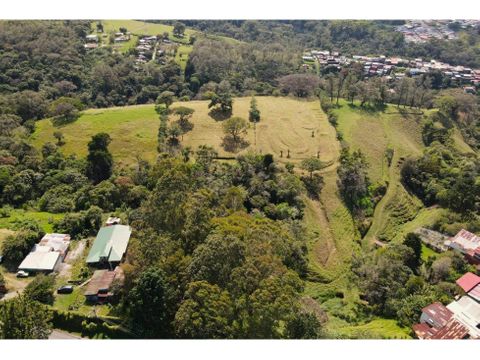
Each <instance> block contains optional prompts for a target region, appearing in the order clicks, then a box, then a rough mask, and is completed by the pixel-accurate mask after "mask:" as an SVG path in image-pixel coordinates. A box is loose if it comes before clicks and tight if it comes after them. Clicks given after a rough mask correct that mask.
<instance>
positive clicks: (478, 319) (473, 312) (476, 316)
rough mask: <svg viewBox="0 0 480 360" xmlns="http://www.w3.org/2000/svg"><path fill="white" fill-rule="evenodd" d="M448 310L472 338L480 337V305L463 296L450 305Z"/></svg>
mask: <svg viewBox="0 0 480 360" xmlns="http://www.w3.org/2000/svg"><path fill="white" fill-rule="evenodd" d="M447 307H448V309H449V310H450V311H452V312H453V313H454V317H455V319H456V320H458V321H459V322H461V323H462V324H463V325H464V326H465V327H466V328H467V329H468V330H469V333H470V336H471V337H480V329H479V328H477V325H478V324H479V323H480V304H479V303H477V302H476V301H475V300H473V299H472V298H470V297H468V296H462V297H461V298H460V299H459V300H458V301H453V302H452V303H450V304H448V306H447Z"/></svg>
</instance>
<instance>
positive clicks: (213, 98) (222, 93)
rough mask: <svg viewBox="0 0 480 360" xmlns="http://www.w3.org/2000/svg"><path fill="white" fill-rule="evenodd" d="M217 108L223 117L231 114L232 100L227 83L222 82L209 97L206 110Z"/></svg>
mask: <svg viewBox="0 0 480 360" xmlns="http://www.w3.org/2000/svg"><path fill="white" fill-rule="evenodd" d="M212 107H213V108H218V109H219V110H220V112H221V113H222V114H223V115H230V114H232V108H233V99H232V94H231V87H230V83H229V82H228V81H222V82H221V83H220V84H219V85H218V86H217V89H216V91H215V92H214V93H212V94H211V95H210V103H209V104H208V108H209V109H210V108H212Z"/></svg>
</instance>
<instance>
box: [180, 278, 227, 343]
mask: <svg viewBox="0 0 480 360" xmlns="http://www.w3.org/2000/svg"><path fill="white" fill-rule="evenodd" d="M234 311H235V310H234V305H233V302H232V300H231V298H230V295H229V293H228V292H227V291H225V290H222V289H221V288H220V287H218V286H217V285H211V284H209V283H208V282H206V281H198V282H191V283H190V284H189V285H188V288H187V291H186V293H185V298H184V300H183V301H182V303H181V305H180V307H179V309H178V311H177V313H176V314H175V322H174V326H175V334H176V335H177V336H178V337H179V338H187V339H229V338H231V337H232V335H233V325H232V321H233V314H234Z"/></svg>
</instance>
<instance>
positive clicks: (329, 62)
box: [302, 50, 480, 93]
mask: <svg viewBox="0 0 480 360" xmlns="http://www.w3.org/2000/svg"><path fill="white" fill-rule="evenodd" d="M302 59H303V61H304V62H305V63H304V67H306V68H308V67H309V66H310V65H309V63H311V62H318V64H319V65H320V66H335V67H337V68H338V69H341V68H342V67H345V66H349V65H351V64H352V63H360V64H362V65H363V73H364V75H365V76H367V77H369V76H380V77H385V78H386V79H387V80H394V79H401V78H403V77H404V76H405V75H406V74H408V75H410V76H412V77H415V76H418V75H422V74H427V73H430V72H433V71H440V72H441V73H442V74H443V75H444V76H445V77H447V78H449V79H450V80H451V81H452V82H454V83H455V84H458V85H470V87H467V90H466V92H471V93H475V86H478V85H480V70H475V69H471V68H469V67H465V66H454V65H450V64H447V63H443V62H440V61H436V60H430V61H426V60H423V59H420V58H417V59H403V58H398V57H386V56H384V55H382V56H361V55H353V56H351V57H347V56H345V55H341V54H339V53H338V52H330V51H328V50H310V51H306V52H305V53H304V55H303V57H302Z"/></svg>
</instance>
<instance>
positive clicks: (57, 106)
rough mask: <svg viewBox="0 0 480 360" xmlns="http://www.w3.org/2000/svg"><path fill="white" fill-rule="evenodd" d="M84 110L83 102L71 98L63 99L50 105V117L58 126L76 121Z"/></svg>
mask: <svg viewBox="0 0 480 360" xmlns="http://www.w3.org/2000/svg"><path fill="white" fill-rule="evenodd" d="M82 109H83V105H82V102H81V101H80V100H78V99H74V98H71V97H61V98H58V99H57V100H55V101H53V102H51V103H50V106H49V115H50V116H52V117H53V118H54V123H55V124H56V125H61V124H64V123H68V122H70V121H73V120H75V119H76V118H77V117H78V115H79V112H80V111H81V110H82Z"/></svg>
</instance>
